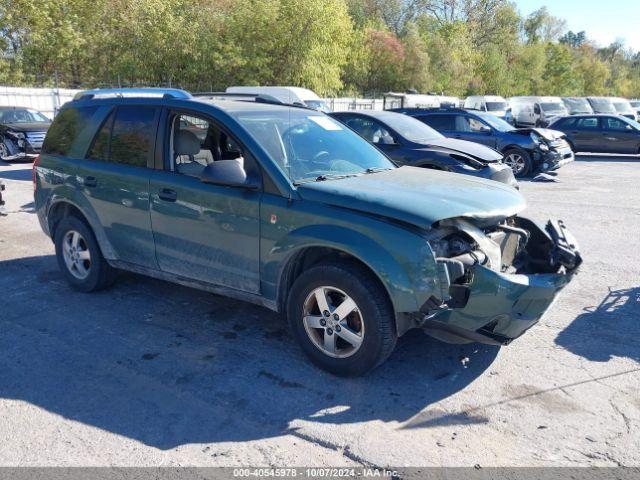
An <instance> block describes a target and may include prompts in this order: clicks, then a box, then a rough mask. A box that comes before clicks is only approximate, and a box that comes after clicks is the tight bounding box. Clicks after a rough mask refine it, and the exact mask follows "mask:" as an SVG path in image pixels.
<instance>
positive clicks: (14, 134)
mask: <svg viewBox="0 0 640 480" xmlns="http://www.w3.org/2000/svg"><path fill="white" fill-rule="evenodd" d="M5 134H6V135H7V136H8V137H9V138H13V139H15V140H19V139H23V140H24V138H25V135H24V133H22V132H14V131H13V130H7V131H6V132H5Z"/></svg>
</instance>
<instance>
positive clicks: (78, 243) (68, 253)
mask: <svg viewBox="0 0 640 480" xmlns="http://www.w3.org/2000/svg"><path fill="white" fill-rule="evenodd" d="M62 257H63V258H64V263H65V265H66V266H67V269H68V270H69V273H71V275H73V276H74V277H76V278H77V279H78V280H84V279H86V278H87V277H88V276H89V273H90V271H91V253H90V252H89V245H88V244H87V242H86V240H85V239H84V237H83V236H82V235H81V234H80V233H79V232H77V231H75V230H69V231H68V232H67V233H66V234H65V236H64V239H63V240H62Z"/></svg>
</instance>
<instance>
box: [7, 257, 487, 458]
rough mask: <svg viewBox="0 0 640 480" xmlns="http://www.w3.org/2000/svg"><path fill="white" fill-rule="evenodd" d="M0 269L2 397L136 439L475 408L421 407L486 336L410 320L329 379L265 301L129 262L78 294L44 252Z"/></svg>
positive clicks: (245, 433)
mask: <svg viewBox="0 0 640 480" xmlns="http://www.w3.org/2000/svg"><path fill="white" fill-rule="evenodd" d="M0 272H2V275H0V289H1V291H2V292H3V299H2V303H1V305H2V306H1V307H0V308H1V309H2V312H3V314H2V315H0V331H1V332H2V333H1V334H0V364H1V365H3V367H2V369H0V385H1V386H2V387H1V391H0V394H1V395H2V397H4V398H10V399H16V400H21V401H25V402H29V403H31V404H33V405H36V406H38V407H41V408H43V409H46V410H47V411H49V412H52V413H55V414H57V415H61V416H63V417H65V418H67V419H72V420H75V421H78V422H81V423H83V424H86V425H90V426H94V427H98V428H101V429H103V430H106V431H109V432H112V433H115V434H118V435H124V436H126V437H129V438H131V439H134V440H138V441H140V442H143V443H144V444H146V445H150V446H154V447H157V448H161V449H169V448H173V447H175V446H178V445H183V444H189V443H210V442H228V441H247V440H257V439H262V438H268V437H274V436H279V435H282V434H286V433H294V434H296V430H297V429H299V428H300V424H301V422H304V421H307V422H321V423H330V424H349V423H359V422H365V421H370V420H381V421H385V422H388V421H397V422H406V421H408V420H411V419H413V417H414V416H417V417H416V418H419V419H420V420H419V422H417V423H415V422H414V423H412V422H411V421H409V422H408V425H411V427H410V428H418V427H422V428H427V427H429V426H432V425H440V424H442V422H443V421H446V423H447V424H461V423H462V424H467V423H478V422H484V421H486V419H484V418H481V417H470V416H465V415H461V416H459V417H455V416H446V420H440V417H442V415H441V413H442V412H439V411H438V409H437V407H435V406H433V407H432V408H431V409H428V410H427V411H426V412H425V411H423V410H424V409H425V408H426V407H428V406H429V405H432V404H434V403H435V402H438V401H439V400H441V399H444V398H446V397H448V396H450V395H453V394H454V393H456V392H458V391H460V390H462V389H464V388H465V387H466V386H467V385H469V384H470V383H471V382H473V381H474V380H475V379H476V378H477V377H478V376H479V375H481V374H482V373H483V372H484V371H485V370H486V369H487V368H488V367H489V366H490V365H491V363H492V362H493V360H494V359H495V357H496V355H497V354H498V351H499V349H498V348H497V347H490V346H483V345H477V344H472V345H463V346H458V345H447V344H444V343H441V342H438V341H436V340H433V339H430V338H429V337H427V336H425V335H424V334H422V333H421V332H419V331H413V332H410V333H409V334H407V335H405V336H404V337H402V338H401V339H400V341H399V342H398V346H397V348H396V351H395V352H394V354H393V355H392V356H391V358H390V359H389V360H388V361H387V362H386V363H385V364H384V365H382V366H381V367H379V368H378V369H377V370H375V371H374V372H372V373H371V374H369V375H368V376H366V377H364V378H356V379H340V378H337V377H333V376H331V375H328V374H325V373H324V372H322V371H320V370H318V369H316V368H315V367H313V366H311V365H310V363H309V362H308V361H307V359H306V358H305V357H304V356H303V354H302V352H301V350H300V349H299V348H298V347H297V346H296V345H295V344H294V341H293V339H292V338H291V337H290V336H289V334H288V331H287V329H286V326H285V323H284V321H283V319H282V318H280V317H279V316H278V315H277V314H275V313H273V312H271V311H269V310H266V309H264V308H260V307H256V306H253V305H250V304H247V303H243V302H239V301H235V300H230V299H227V298H223V297H218V296H215V295H211V294H207V293H203V292H199V291H196V290H191V289H188V288H183V287H179V286H175V285H172V284H169V283H165V282H160V281H156V280H151V279H148V278H144V277H140V276H136V275H123V276H122V277H121V278H120V280H119V282H118V283H117V284H116V286H114V287H113V288H112V289H110V290H108V291H104V292H100V293H95V294H81V293H77V292H74V291H72V290H70V289H69V287H67V285H66V284H65V282H64V281H63V279H62V276H61V275H60V273H59V272H58V270H57V266H56V261H55V258H54V257H53V256H42V257H32V258H23V259H17V260H11V261H5V262H0ZM418 414H420V415H418Z"/></svg>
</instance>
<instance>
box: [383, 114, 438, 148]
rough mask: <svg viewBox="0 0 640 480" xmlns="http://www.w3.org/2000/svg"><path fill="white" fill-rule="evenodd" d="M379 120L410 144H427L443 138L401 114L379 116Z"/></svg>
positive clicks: (413, 119) (418, 121)
mask: <svg viewBox="0 0 640 480" xmlns="http://www.w3.org/2000/svg"><path fill="white" fill-rule="evenodd" d="M380 120H382V121H383V122H384V123H386V124H387V125H388V126H389V127H390V128H392V129H393V130H395V131H396V133H398V134H399V135H401V136H402V137H404V138H406V139H407V140H409V141H410V142H414V143H422V144H428V143H429V142H430V141H431V140H440V139H441V138H444V135H442V134H441V133H439V132H437V131H436V130H434V129H433V128H431V127H430V126H428V125H425V124H424V123H422V122H421V121H420V120H417V119H415V118H413V117H409V116H407V115H404V114H402V113H389V114H387V115H384V116H381V117H380Z"/></svg>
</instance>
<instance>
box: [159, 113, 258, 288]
mask: <svg viewBox="0 0 640 480" xmlns="http://www.w3.org/2000/svg"><path fill="white" fill-rule="evenodd" d="M162 125H163V128H162V129H161V131H163V132H164V133H162V137H163V138H162V139H161V140H162V141H159V143H162V145H163V147H162V148H163V152H164V166H163V168H162V169H156V170H155V171H154V172H153V175H152V177H151V182H150V192H151V222H152V225H153V237H154V239H155V246H156V257H157V259H158V264H159V267H160V269H161V270H162V271H164V272H166V273H170V274H173V275H178V276H180V277H183V278H187V279H192V280H198V281H202V282H206V283H210V284H215V285H221V286H225V287H229V288H233V289H235V290H241V291H244V292H249V293H258V292H259V291H260V254H259V248H260V199H261V196H262V192H261V191H260V190H248V189H245V188H233V187H227V186H222V185H212V184H207V183H202V182H201V181H200V174H201V173H202V171H203V170H204V168H205V167H206V166H207V165H208V164H209V163H211V162H215V161H218V160H233V159H236V160H238V161H241V162H242V163H243V164H244V168H245V171H246V172H247V175H248V176H258V177H259V176H260V169H259V167H258V165H257V163H256V162H255V160H253V157H252V156H251V154H250V153H249V152H248V151H247V150H246V149H245V148H243V147H242V146H241V145H240V144H239V143H238V142H237V141H236V140H235V139H234V138H233V137H232V136H231V135H230V134H229V132H227V131H226V130H224V129H223V128H222V127H221V125H219V124H218V123H217V122H215V121H214V120H213V119H211V118H209V117H206V116H203V115H201V114H199V113H194V112H189V111H181V110H175V111H167V112H165V115H163V120H162ZM181 132H182V133H181ZM184 132H186V133H184ZM178 136H181V138H182V140H184V137H189V138H187V140H189V139H190V142H191V144H192V149H191V150H190V151H188V150H181V148H182V147H180V146H179V145H181V144H183V143H184V142H183V141H182V140H181V141H176V140H177V138H178Z"/></svg>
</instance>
